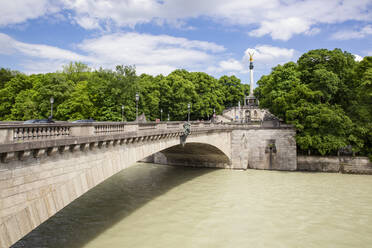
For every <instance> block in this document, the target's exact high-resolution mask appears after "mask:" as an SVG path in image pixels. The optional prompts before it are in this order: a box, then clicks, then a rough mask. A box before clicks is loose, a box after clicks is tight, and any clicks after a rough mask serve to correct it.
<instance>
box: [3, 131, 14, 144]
mask: <svg viewBox="0 0 372 248" xmlns="http://www.w3.org/2000/svg"><path fill="white" fill-rule="evenodd" d="M13 134H14V131H13V128H9V129H0V144H1V143H8V142H12V141H13Z"/></svg>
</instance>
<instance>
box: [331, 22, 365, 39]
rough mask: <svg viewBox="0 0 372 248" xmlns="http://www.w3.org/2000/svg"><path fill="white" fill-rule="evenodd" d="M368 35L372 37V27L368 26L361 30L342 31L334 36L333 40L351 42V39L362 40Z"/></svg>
mask: <svg viewBox="0 0 372 248" xmlns="http://www.w3.org/2000/svg"><path fill="white" fill-rule="evenodd" d="M368 35H372V25H367V26H364V27H362V28H361V29H359V30H342V31H339V32H336V33H334V34H333V35H332V39H335V40H350V39H361V38H364V37H366V36H368Z"/></svg>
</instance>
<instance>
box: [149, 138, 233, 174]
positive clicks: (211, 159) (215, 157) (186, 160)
mask: <svg viewBox="0 0 372 248" xmlns="http://www.w3.org/2000/svg"><path fill="white" fill-rule="evenodd" d="M148 161H149V162H154V163H158V164H167V165H182V166H195V167H214V168H216V167H218V168H226V167H229V165H231V160H230V158H229V157H228V156H227V155H226V154H225V153H224V152H223V151H222V150H220V149H219V148H218V147H216V146H213V145H210V144H206V143H198V142H189V143H186V144H185V145H181V144H179V145H176V146H172V147H169V148H167V149H164V150H162V151H160V152H158V153H155V154H153V155H152V156H151V157H150V159H149V160H148Z"/></svg>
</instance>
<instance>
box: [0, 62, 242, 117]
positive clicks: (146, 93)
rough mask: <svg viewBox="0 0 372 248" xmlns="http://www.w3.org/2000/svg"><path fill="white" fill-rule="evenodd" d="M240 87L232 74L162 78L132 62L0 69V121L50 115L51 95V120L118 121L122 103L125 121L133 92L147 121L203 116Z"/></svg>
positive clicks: (230, 100) (238, 96)
mask: <svg viewBox="0 0 372 248" xmlns="http://www.w3.org/2000/svg"><path fill="white" fill-rule="evenodd" d="M244 91H249V86H247V85H243V84H242V83H241V82H240V79H238V78H236V77H235V76H231V77H229V76H223V77H221V78H220V79H216V78H214V77H212V76H210V75H208V74H206V73H203V72H188V71H186V70H175V71H173V72H172V73H170V74H169V75H168V76H163V75H159V76H156V77H153V76H150V75H147V74H142V75H139V76H138V75H137V74H136V71H135V67H133V66H121V65H120V66H117V67H116V69H115V70H103V69H99V70H94V71H92V70H91V69H90V68H89V67H87V66H86V65H85V64H82V63H70V64H69V65H67V66H65V67H64V68H63V71H61V72H56V73H47V74H38V75H25V74H22V73H19V72H14V71H10V70H8V69H4V68H2V69H0V120H2V121H4V120H28V119H39V118H47V117H48V116H49V115H50V102H49V99H50V98H51V97H52V96H53V97H54V99H55V100H54V105H53V109H54V111H53V117H54V119H57V120H77V119H87V118H93V119H95V120H99V121H120V120H121V118H122V109H121V108H122V105H124V116H125V119H126V120H128V121H132V120H134V119H135V117H136V101H135V95H136V93H137V92H139V94H140V98H139V102H138V109H139V114H141V113H144V114H145V115H146V117H147V118H148V119H149V120H155V119H157V118H160V115H161V113H160V111H161V109H162V110H163V115H162V117H163V120H166V119H168V114H169V118H170V120H185V119H187V113H188V109H187V104H188V103H191V111H190V112H191V119H192V120H196V119H200V120H201V119H204V120H206V119H208V118H210V117H211V116H212V114H213V111H214V110H215V111H216V113H217V114H218V113H221V112H222V110H223V109H225V108H226V107H229V106H233V105H235V106H236V105H237V103H238V101H243V96H244Z"/></svg>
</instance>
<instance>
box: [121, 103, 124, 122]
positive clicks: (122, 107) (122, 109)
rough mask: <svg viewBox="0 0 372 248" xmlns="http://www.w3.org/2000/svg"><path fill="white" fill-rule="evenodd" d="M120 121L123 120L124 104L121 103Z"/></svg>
mask: <svg viewBox="0 0 372 248" xmlns="http://www.w3.org/2000/svg"><path fill="white" fill-rule="evenodd" d="M121 121H122V122H124V105H121Z"/></svg>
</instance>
